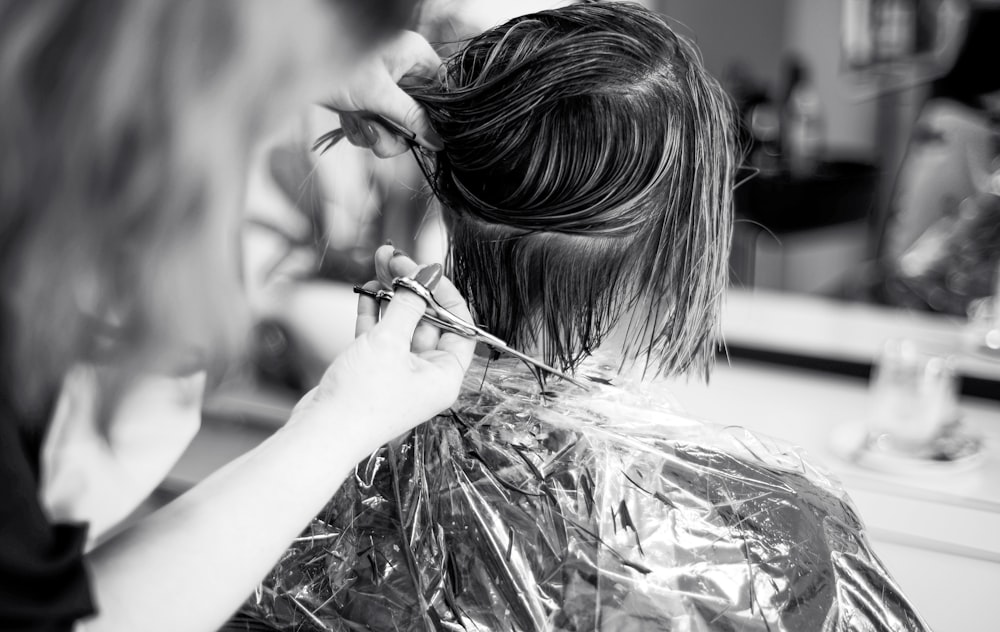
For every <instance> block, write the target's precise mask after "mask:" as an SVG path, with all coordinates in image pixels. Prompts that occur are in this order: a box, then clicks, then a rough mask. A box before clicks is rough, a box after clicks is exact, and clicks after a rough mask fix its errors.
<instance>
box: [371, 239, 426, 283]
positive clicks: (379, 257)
mask: <svg viewBox="0 0 1000 632" xmlns="http://www.w3.org/2000/svg"><path fill="white" fill-rule="evenodd" d="M397 252H399V251H397V250H396V249H395V248H394V247H392V246H380V247H379V248H378V249H377V250H376V251H375V277H376V278H377V279H378V280H379V281H380V282H381V283H382V287H383V288H384V289H387V290H391V289H392V280H393V279H395V278H396V277H397V276H403V275H405V274H406V273H403V274H402V275H401V274H393V272H392V265H391V263H390V262H391V261H392V259H394V258H395V256H396V253H397ZM399 256H402V257H405V255H402V254H401V255H399ZM406 258H407V259H409V257H406ZM416 268H417V264H415V263H414V264H413V267H412V270H416Z"/></svg>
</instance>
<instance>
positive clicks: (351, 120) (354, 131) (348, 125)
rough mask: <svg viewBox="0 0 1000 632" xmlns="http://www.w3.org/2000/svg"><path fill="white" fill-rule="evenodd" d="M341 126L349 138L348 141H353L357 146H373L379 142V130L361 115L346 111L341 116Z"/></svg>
mask: <svg viewBox="0 0 1000 632" xmlns="http://www.w3.org/2000/svg"><path fill="white" fill-rule="evenodd" d="M340 127H341V128H343V130H344V136H345V138H347V142H349V143H351V144H352V145H354V146H355V147H365V148H368V147H371V146H373V145H374V144H375V143H377V142H378V140H379V137H378V132H377V131H375V128H374V126H373V125H372V124H371V123H370V122H368V121H365V120H363V119H362V118H361V117H359V116H356V115H354V114H350V113H344V114H341V116H340Z"/></svg>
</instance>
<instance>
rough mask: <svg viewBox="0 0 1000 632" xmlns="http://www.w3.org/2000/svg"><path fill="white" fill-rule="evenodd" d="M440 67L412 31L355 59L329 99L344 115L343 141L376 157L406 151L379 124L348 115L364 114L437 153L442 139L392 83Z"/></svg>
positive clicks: (398, 139) (433, 74) (428, 47)
mask: <svg viewBox="0 0 1000 632" xmlns="http://www.w3.org/2000/svg"><path fill="white" fill-rule="evenodd" d="M440 69H441V58H440V57H438V55H437V53H435V52H434V49H433V48H431V45H430V44H429V43H428V42H427V40H425V39H424V38H423V37H421V36H420V35H418V34H417V33H414V32H412V31H404V32H403V33H401V34H400V35H399V36H398V37H396V38H395V39H393V40H390V41H389V42H388V43H386V44H385V45H384V46H382V47H381V48H379V49H378V50H376V51H374V52H373V53H372V54H370V55H368V56H367V57H366V58H364V59H362V60H360V61H359V62H358V63H357V64H356V65H355V67H354V69H353V71H352V72H351V73H350V74H348V75H347V76H346V77H345V78H344V81H342V82H341V83H340V85H339V87H337V88H336V89H335V91H334V93H333V95H331V97H330V100H329V103H330V105H331V106H333V107H334V108H335V109H336V110H338V111H340V112H346V113H347V114H342V115H341V117H340V122H341V127H343V129H344V132H345V134H346V137H347V140H348V141H349V142H350V143H351V144H352V145H357V146H358V147H370V148H371V150H372V151H373V152H374V153H375V155H376V156H379V157H381V158H387V157H389V156H396V155H399V154H402V153H404V152H405V151H407V149H409V145H407V143H406V141H405V140H404V139H403V138H401V137H399V136H397V135H396V134H393V133H392V132H391V131H389V130H388V129H386V128H385V127H384V126H382V125H379V124H378V123H374V122H372V121H371V120H369V119H366V118H362V117H361V116H358V115H354V114H350V113H351V112H361V111H367V112H373V113H375V114H380V115H382V116H384V117H385V118H387V119H389V120H391V121H393V122H395V123H398V124H399V125H402V126H403V127H404V128H406V129H408V130H410V131H412V132H413V133H414V134H415V135H416V141H417V142H418V143H420V144H421V145H422V146H424V147H426V148H427V149H430V150H432V151H439V150H440V149H441V148H442V145H441V138H440V137H439V136H438V135H437V133H436V132H435V131H434V130H433V129H432V128H431V125H430V121H429V120H428V119H427V114H426V113H425V112H424V110H423V109H422V108H421V107H420V106H419V105H417V102H416V101H414V100H413V99H412V98H410V96H409V95H407V94H406V93H405V92H403V90H402V89H400V87H399V86H398V85H397V83H398V82H399V81H400V80H401V79H402V78H403V77H406V76H423V77H430V78H434V77H436V76H437V74H438V72H439V71H440Z"/></svg>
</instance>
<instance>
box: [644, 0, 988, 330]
mask: <svg viewBox="0 0 1000 632" xmlns="http://www.w3.org/2000/svg"><path fill="white" fill-rule="evenodd" d="M998 5H1000V3H997V2H968V1H965V0H841V1H839V2H830V1H829V0H763V1H758V2H754V3H745V2H740V1H739V0H713V1H712V2H699V1H698V0H660V2H659V3H658V5H657V8H659V9H660V10H661V11H662V12H664V13H665V14H666V15H668V16H670V17H671V18H673V19H675V20H677V21H678V22H679V23H680V24H681V25H683V26H684V27H686V28H688V29H689V30H690V32H691V33H692V37H693V38H694V39H695V40H696V41H697V42H698V44H699V46H700V47H701V49H702V52H703V55H704V59H705V63H706V65H707V66H708V67H709V70H710V71H712V72H713V74H715V75H716V76H717V77H719V78H720V80H721V81H722V82H723V84H724V85H725V86H726V88H727V89H728V90H729V92H730V93H731V94H732V96H733V97H734V99H735V101H736V102H737V104H738V107H739V109H740V113H741V119H742V123H743V127H744V140H745V142H746V143H747V146H748V147H749V153H748V156H747V163H748V165H749V166H750V167H751V168H752V170H753V171H754V172H756V176H755V177H753V178H751V179H749V180H747V181H745V182H743V183H742V185H741V186H740V187H739V188H738V189H737V191H736V211H737V216H738V223H737V227H736V231H735V236H734V242H735V243H734V249H733V257H732V265H731V270H732V276H733V282H734V285H735V287H737V288H746V289H748V290H770V291H778V292H783V293H793V294H801V295H818V296H825V297H833V298H836V299H843V300H847V301H860V302H865V303H871V304H877V305H886V306H891V307H899V308H905V309H914V310H922V311H928V312H938V313H945V314H951V315H955V316H959V317H964V316H965V315H966V314H967V313H968V312H969V310H970V309H971V308H974V307H975V305H976V303H977V300H979V299H983V297H987V296H991V295H994V294H996V293H997V288H996V283H997V281H996V279H997V276H998V274H997V270H998V262H1000V197H998V193H1000V186H998V184H997V182H998V174H1000V159H998V155H1000V151H998V149H1000V126H998V124H997V121H998V120H1000V118H998V114H1000V109H998V107H997V105H998V99H997V95H998V94H1000V92H998V90H1000V79H998V78H997V76H996V73H989V72H987V71H986V70H985V69H986V68H989V67H990V63H989V62H990V60H993V59H996V56H997V54H998V53H1000V7H998Z"/></svg>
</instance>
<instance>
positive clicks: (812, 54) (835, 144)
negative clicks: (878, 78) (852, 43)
mask: <svg viewBox="0 0 1000 632" xmlns="http://www.w3.org/2000/svg"><path fill="white" fill-rule="evenodd" d="M840 12H841V3H840V2H839V0H793V1H791V2H789V3H788V15H787V17H786V19H787V23H786V42H785V48H786V50H789V51H793V52H796V53H798V54H800V55H801V56H802V58H803V59H804V60H805V62H806V63H807V64H808V65H809V67H810V68H811V70H812V74H813V79H814V81H815V83H816V87H817V88H818V90H819V93H820V98H821V99H822V100H823V104H824V111H825V115H826V128H827V129H826V140H827V146H828V147H830V148H832V149H834V150H844V151H848V152H857V153H861V154H865V155H872V154H874V153H875V150H876V147H875V108H876V102H875V100H874V99H873V98H871V94H872V91H871V89H870V88H868V87H866V86H864V85H863V84H861V83H859V82H858V81H857V80H856V79H852V78H851V77H850V76H848V75H846V74H844V73H842V72H841V64H840V22H841V20H840Z"/></svg>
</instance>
